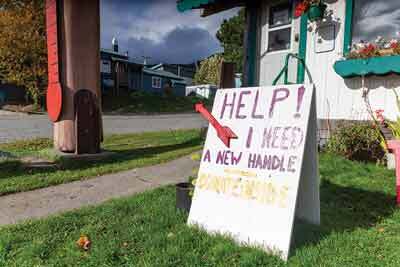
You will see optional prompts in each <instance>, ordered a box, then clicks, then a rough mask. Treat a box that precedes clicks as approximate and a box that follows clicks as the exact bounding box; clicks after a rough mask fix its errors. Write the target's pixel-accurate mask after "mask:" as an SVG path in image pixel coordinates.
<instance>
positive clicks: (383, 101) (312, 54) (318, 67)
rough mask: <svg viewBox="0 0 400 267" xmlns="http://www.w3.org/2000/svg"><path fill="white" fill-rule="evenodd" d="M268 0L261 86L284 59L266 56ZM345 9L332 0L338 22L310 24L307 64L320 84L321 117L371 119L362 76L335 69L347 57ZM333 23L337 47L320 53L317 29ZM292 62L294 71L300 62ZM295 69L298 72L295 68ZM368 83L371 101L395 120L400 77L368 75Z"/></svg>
mask: <svg viewBox="0 0 400 267" xmlns="http://www.w3.org/2000/svg"><path fill="white" fill-rule="evenodd" d="M264 2H265V4H264V5H263V7H264V8H263V10H264V11H263V14H264V15H262V17H261V18H260V25H259V40H260V46H259V47H260V49H259V51H260V56H259V62H258V64H259V66H258V67H259V70H260V72H259V83H260V85H269V84H270V83H271V82H272V80H273V79H274V78H275V76H276V74H277V72H278V71H279V70H280V69H281V68H282V66H283V62H282V61H280V59H277V58H273V57H271V56H268V57H266V58H264V57H263V53H264V51H265V46H264V44H265V43H266V40H265V38H266V36H265V34H266V29H265V27H267V21H263V20H262V18H263V17H266V16H265V12H266V10H267V8H266V6H267V3H268V2H270V1H264ZM345 8H346V6H345V0H338V1H336V2H334V1H332V3H330V4H328V10H332V11H333V15H334V17H335V18H337V20H336V22H334V21H335V20H334V21H332V20H331V21H324V22H321V23H309V25H308V26H309V27H308V36H307V55H306V64H307V66H308V67H309V69H310V71H311V74H312V77H313V80H314V83H315V85H316V89H317V112H318V118H320V119H345V120H365V119H369V116H368V113H367V110H366V105H365V103H364V100H363V98H362V94H363V92H362V91H363V90H362V84H361V78H359V77H357V78H352V79H343V78H342V77H340V76H339V75H337V74H336V73H335V71H334V69H333V65H334V63H335V62H336V61H337V60H340V59H342V57H343V42H344V31H345V29H344V24H345ZM296 21H297V22H295V27H294V31H295V32H294V34H292V38H294V36H295V34H296V33H297V34H298V33H299V23H298V20H296ZM332 24H335V28H336V34H335V39H334V41H333V43H334V49H333V50H332V51H327V52H321V53H316V38H317V37H318V31H316V28H318V27H320V26H326V25H332ZM296 49H297V48H296ZM296 51H297V50H296ZM292 64H293V65H292V66H291V70H295V68H296V65H295V63H292ZM291 72H292V73H296V72H295V71H291ZM294 75H295V74H294ZM294 75H293V74H291V75H290V81H294V80H295V77H293V76H294ZM306 80H307V79H306ZM365 86H366V87H367V88H370V89H371V92H370V102H371V104H372V109H373V110H377V109H383V110H385V113H384V114H385V116H386V117H388V118H390V119H395V118H396V117H397V116H398V115H399V114H400V113H399V111H398V110H397V106H396V101H395V95H394V94H393V92H392V91H391V90H388V89H391V88H399V87H400V76H398V75H391V76H385V77H367V78H365Z"/></svg>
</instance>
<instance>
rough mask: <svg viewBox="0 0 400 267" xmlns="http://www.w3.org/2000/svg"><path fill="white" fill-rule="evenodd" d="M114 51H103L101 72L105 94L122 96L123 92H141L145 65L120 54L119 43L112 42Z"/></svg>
mask: <svg viewBox="0 0 400 267" xmlns="http://www.w3.org/2000/svg"><path fill="white" fill-rule="evenodd" d="M112 46H113V49H112V50H110V49H101V51H100V58H101V62H100V71H101V89H102V92H103V94H111V95H120V93H121V90H125V91H129V90H139V89H141V88H142V69H143V65H142V64H140V63H138V62H135V61H133V60H132V59H130V58H129V56H128V54H127V53H120V52H119V48H118V41H117V40H116V39H115V38H114V39H113V41H112Z"/></svg>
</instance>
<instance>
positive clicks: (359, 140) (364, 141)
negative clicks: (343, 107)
mask: <svg viewBox="0 0 400 267" xmlns="http://www.w3.org/2000/svg"><path fill="white" fill-rule="evenodd" d="M326 151H327V152H329V153H333V154H336V155H340V156H343V157H345V158H347V159H350V160H355V161H361V162H376V163H384V160H385V151H384V149H383V148H382V146H381V142H380V136H379V132H378V131H377V130H376V129H374V127H373V125H371V124H368V123H362V124H352V125H346V126H340V127H338V129H337V130H336V131H335V133H334V134H333V135H332V136H331V137H330V138H329V140H328V143H327V145H326Z"/></svg>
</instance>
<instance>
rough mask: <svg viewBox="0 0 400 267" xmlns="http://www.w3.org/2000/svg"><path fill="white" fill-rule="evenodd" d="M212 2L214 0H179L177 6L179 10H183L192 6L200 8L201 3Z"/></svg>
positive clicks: (192, 7)
mask: <svg viewBox="0 0 400 267" xmlns="http://www.w3.org/2000/svg"><path fill="white" fill-rule="evenodd" d="M214 2H215V0H179V1H178V3H177V7H178V10H179V11H180V12H184V11H186V10H190V9H194V8H201V6H202V5H207V4H212V3H214Z"/></svg>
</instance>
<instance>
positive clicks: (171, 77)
mask: <svg viewBox="0 0 400 267" xmlns="http://www.w3.org/2000/svg"><path fill="white" fill-rule="evenodd" d="M142 88H143V90H145V91H148V92H152V93H157V94H163V93H165V92H166V90H168V89H171V91H172V93H173V94H174V95H176V96H185V89H186V82H185V79H184V78H183V77H180V76H178V75H175V74H173V73H171V72H168V71H164V70H154V69H150V68H143V87H142Z"/></svg>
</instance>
